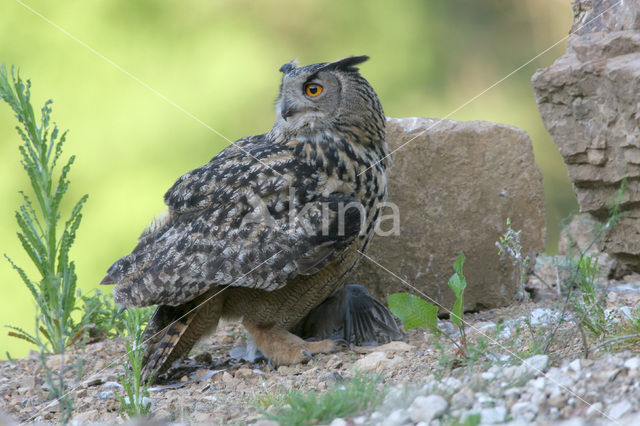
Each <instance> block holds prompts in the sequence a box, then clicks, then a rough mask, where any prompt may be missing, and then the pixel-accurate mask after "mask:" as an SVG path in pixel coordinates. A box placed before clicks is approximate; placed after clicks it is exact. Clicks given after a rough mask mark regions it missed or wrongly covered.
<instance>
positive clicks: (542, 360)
mask: <svg viewBox="0 0 640 426" xmlns="http://www.w3.org/2000/svg"><path fill="white" fill-rule="evenodd" d="M522 364H523V365H524V366H525V368H526V369H527V372H528V373H531V374H535V375H538V374H542V373H543V372H544V370H546V369H547V365H549V356H548V355H534V356H531V357H529V358H527V359H525V360H524V362H523V363H522Z"/></svg>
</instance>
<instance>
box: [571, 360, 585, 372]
mask: <svg viewBox="0 0 640 426" xmlns="http://www.w3.org/2000/svg"><path fill="white" fill-rule="evenodd" d="M569 368H570V369H571V370H572V371H574V372H575V373H579V372H580V371H582V364H580V360H579V359H574V360H573V361H571V363H569Z"/></svg>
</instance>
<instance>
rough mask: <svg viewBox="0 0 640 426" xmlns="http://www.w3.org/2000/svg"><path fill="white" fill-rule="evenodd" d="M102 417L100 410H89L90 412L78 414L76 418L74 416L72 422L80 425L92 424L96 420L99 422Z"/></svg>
mask: <svg viewBox="0 0 640 426" xmlns="http://www.w3.org/2000/svg"><path fill="white" fill-rule="evenodd" d="M99 417H100V413H99V412H98V410H95V409H94V410H89V411H85V412H84V413H78V414H76V415H75V416H73V420H72V421H71V423H72V424H78V425H83V424H86V423H91V422H95V421H96V420H98V419H99Z"/></svg>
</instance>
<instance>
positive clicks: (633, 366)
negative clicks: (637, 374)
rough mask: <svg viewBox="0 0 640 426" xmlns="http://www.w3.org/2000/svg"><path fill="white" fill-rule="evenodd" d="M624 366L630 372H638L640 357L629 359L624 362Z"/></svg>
mask: <svg viewBox="0 0 640 426" xmlns="http://www.w3.org/2000/svg"><path fill="white" fill-rule="evenodd" d="M624 366H625V367H627V368H628V369H629V370H637V369H638V368H640V357H634V358H629V359H628V360H626V361H625V362H624Z"/></svg>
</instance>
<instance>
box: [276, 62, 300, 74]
mask: <svg viewBox="0 0 640 426" xmlns="http://www.w3.org/2000/svg"><path fill="white" fill-rule="evenodd" d="M296 68H297V67H296V60H295V59H292V60H290V61H289V62H287V63H286V64H284V65H283V66H281V67H280V72H281V73H283V74H289V73H290V72H291V71H292V70H294V69H296Z"/></svg>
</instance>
